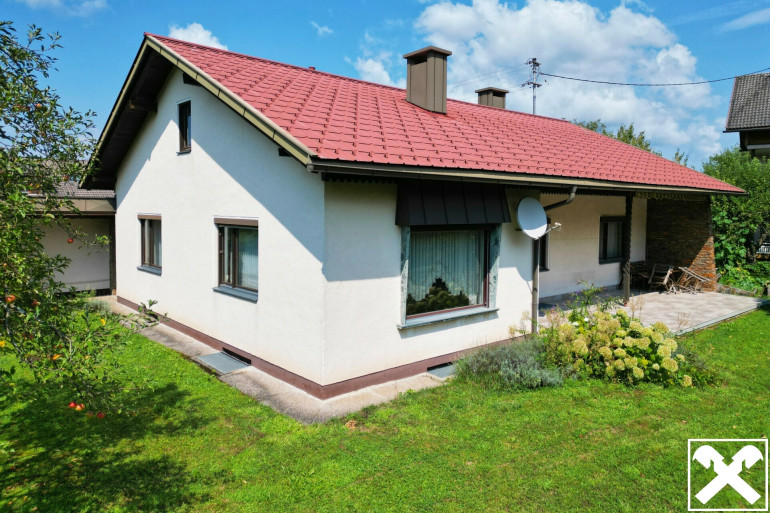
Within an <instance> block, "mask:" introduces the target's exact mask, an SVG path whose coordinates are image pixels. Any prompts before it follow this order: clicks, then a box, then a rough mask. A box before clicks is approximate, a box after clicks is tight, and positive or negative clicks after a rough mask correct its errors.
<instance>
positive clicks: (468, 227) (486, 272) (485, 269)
mask: <svg viewBox="0 0 770 513" xmlns="http://www.w3.org/2000/svg"><path fill="white" fill-rule="evenodd" d="M493 229H494V225H488V224H482V225H478V224H476V225H474V224H462V225H433V226H431V225H425V226H412V227H411V228H410V232H411V233H415V232H442V231H452V232H454V231H473V230H478V231H481V232H483V233H484V255H483V256H482V259H483V261H482V279H483V301H482V302H481V303H478V304H475V305H468V306H458V307H456V308H447V309H444V310H436V311H433V312H424V313H419V314H412V315H407V316H406V317H405V319H406V320H409V319H419V318H422V317H430V316H432V315H440V314H445V313H449V312H459V311H462V310H471V309H474V308H488V307H489V280H490V271H491V269H490V267H491V265H490V262H489V253H490V250H489V241H490V234H491V233H492V230H493ZM411 233H410V235H409V238H410V242H409V244H410V246H411ZM408 281H409V279H408V277H407V283H408ZM408 289H409V287H408V285H407V293H408ZM404 301H406V298H404Z"/></svg>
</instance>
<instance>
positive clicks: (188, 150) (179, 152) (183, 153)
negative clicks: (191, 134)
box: [176, 148, 192, 155]
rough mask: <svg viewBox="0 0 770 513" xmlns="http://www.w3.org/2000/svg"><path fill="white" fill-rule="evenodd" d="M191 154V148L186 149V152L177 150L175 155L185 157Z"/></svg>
mask: <svg viewBox="0 0 770 513" xmlns="http://www.w3.org/2000/svg"><path fill="white" fill-rule="evenodd" d="M191 152H192V148H188V149H186V150H179V151H178V152H176V154H177V155H187V154H188V153H191Z"/></svg>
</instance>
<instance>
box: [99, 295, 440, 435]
mask: <svg viewBox="0 0 770 513" xmlns="http://www.w3.org/2000/svg"><path fill="white" fill-rule="evenodd" d="M98 299H99V300H102V301H106V302H109V303H110V305H111V306H112V308H113V310H114V311H115V312H117V313H122V314H131V313H136V312H134V311H133V310H131V309H130V308H128V307H126V306H124V305H121V304H119V303H117V301H115V297H114V296H113V297H100V298H98ZM140 333H141V334H142V335H144V336H145V337H147V338H149V339H150V340H154V341H155V342H158V343H160V344H163V345H164V346H166V347H168V348H170V349H173V350H174V351H177V352H179V353H181V354H183V355H184V356H186V357H187V358H189V359H190V360H192V361H194V362H195V363H197V364H199V365H201V366H202V367H206V368H208V369H209V370H211V371H212V372H214V373H215V374H216V375H217V377H218V378H219V379H220V381H222V382H224V383H227V384H228V385H230V386H232V387H233V388H237V389H238V390H240V391H241V392H243V393H244V394H246V395H248V396H250V397H253V398H254V399H256V400H257V401H259V402H260V403H262V404H265V405H267V406H270V407H271V408H273V409H274V410H276V411H278V412H281V413H283V414H285V415H288V416H290V417H293V418H294V419H296V420H298V421H300V422H303V423H305V424H311V423H315V422H326V421H327V420H329V419H331V418H334V417H340V416H343V415H347V414H348V413H352V412H356V411H359V410H361V409H362V408H365V407H367V406H371V405H373V404H380V403H384V402H387V401H392V400H393V399H395V398H397V397H398V396H399V395H400V394H402V393H404V392H406V391H408V390H422V389H425V388H433V387H437V386H439V385H442V384H443V383H444V382H445V381H446V378H441V377H437V376H435V375H431V374H429V373H427V372H425V373H422V374H418V375H416V376H411V377H408V378H404V379H400V380H396V381H391V382H389V383H383V384H380V385H373V386H370V387H367V388H362V389H360V390H356V391H355V392H350V393H348V394H343V395H339V396H337V397H332V398H331V399H326V400H322V399H318V398H317V397H314V396H312V395H310V394H308V393H307V392H304V391H302V390H300V389H298V388H296V387H293V386H291V385H289V384H288V383H286V382H284V381H281V380H280V379H277V378H274V377H273V376H270V375H269V374H267V373H265V372H262V371H260V370H258V369H256V368H254V367H251V366H248V367H246V368H242V369H239V370H235V371H233V372H228V373H225V374H222V373H218V372H215V371H214V369H212V368H211V367H210V366H208V365H206V364H205V362H203V361H201V360H200V359H199V357H200V356H205V355H210V354H213V353H217V352H218V351H216V350H215V349H213V348H211V347H209V346H207V345H206V344H204V343H203V342H199V341H198V340H195V339H194V338H192V337H189V336H187V335H185V334H184V333H181V332H179V331H176V330H175V329H173V328H170V327H168V326H165V325H163V324H159V325H157V326H153V327H151V328H145V329H143V330H142V331H141V332H140Z"/></svg>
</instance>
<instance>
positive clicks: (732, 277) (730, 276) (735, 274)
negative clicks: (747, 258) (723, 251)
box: [719, 261, 770, 292]
mask: <svg viewBox="0 0 770 513" xmlns="http://www.w3.org/2000/svg"><path fill="white" fill-rule="evenodd" d="M768 281H770V262H768V261H760V262H756V263H753V264H745V265H742V266H740V265H739V266H736V267H725V268H724V269H722V277H721V278H720V279H719V282H720V283H722V284H724V285H730V286H733V287H737V288H739V289H743V290H749V291H756V292H762V289H763V288H764V285H765V283H767V282H768Z"/></svg>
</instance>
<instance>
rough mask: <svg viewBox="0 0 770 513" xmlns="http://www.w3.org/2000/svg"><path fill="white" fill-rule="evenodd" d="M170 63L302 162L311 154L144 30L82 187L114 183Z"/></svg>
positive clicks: (154, 104)
mask: <svg viewBox="0 0 770 513" xmlns="http://www.w3.org/2000/svg"><path fill="white" fill-rule="evenodd" d="M174 68H177V69H179V70H181V71H182V72H183V73H184V74H185V82H186V83H192V84H196V85H200V86H202V87H203V88H205V89H206V90H208V91H209V92H210V93H211V94H213V95H214V96H216V97H217V98H219V99H220V100H222V102H223V103H225V104H226V105H227V106H228V107H230V109H232V110H233V111H234V112H235V113H236V114H238V115H239V116H241V117H242V118H244V119H245V120H246V121H247V122H248V123H250V124H251V125H253V126H254V127H256V128H257V129H258V130H259V131H260V132H262V133H263V134H264V135H266V136H267V137H268V138H270V139H272V140H273V141H275V142H276V143H277V144H278V145H279V147H281V148H282V149H283V150H285V151H286V152H287V153H288V154H289V155H291V156H293V157H294V158H296V159H297V160H298V161H299V162H301V163H302V164H305V165H306V164H308V163H309V162H310V159H311V157H314V156H315V153H314V152H313V151H312V150H310V149H309V148H308V147H307V146H305V145H304V144H302V143H301V142H300V141H299V140H297V139H296V138H294V137H293V136H292V135H290V134H289V133H288V132H287V131H286V130H284V129H283V128H281V127H279V126H278V125H276V124H275V123H274V122H273V121H271V120H270V119H268V118H267V117H266V116H265V115H263V114H262V113H260V112H259V111H258V110H256V109H255V108H254V107H252V106H251V105H249V104H248V103H246V102H245V101H243V100H242V99H241V98H240V97H238V95H236V94H234V93H233V92H231V91H230V90H228V89H227V88H226V87H224V86H223V85H222V84H220V83H219V82H218V81H216V80H214V79H213V78H211V77H210V76H209V75H208V74H206V73H205V72H204V71H202V70H201V69H200V68H198V67H196V66H194V65H193V64H192V63H190V62H189V61H188V60H187V59H185V58H184V57H182V56H180V55H179V54H177V53H176V52H174V51H172V50H170V49H169V48H168V47H166V46H164V45H163V44H162V43H160V42H159V41H158V40H157V39H155V38H153V37H152V36H150V35H145V38H144V41H143V42H142V45H141V47H140V48H139V52H138V53H137V55H136V57H135V58H134V63H133V64H132V65H131V70H130V71H129V73H128V76H127V77H126V80H125V82H124V83H123V87H122V88H121V90H120V94H119V95H118V98H117V100H116V101H115V105H114V106H113V108H112V111H111V112H110V116H109V118H108V119H107V123H106V124H105V126H104V130H103V131H102V134H101V136H100V137H99V141H98V143H97V146H96V151H95V152H94V156H93V157H92V160H94V159H95V160H96V166H95V167H96V169H97V171H96V173H95V174H94V175H91V176H89V177H88V178H87V179H86V180H85V182H84V184H83V185H84V186H85V187H87V188H89V189H90V188H114V186H115V180H116V178H117V171H118V168H119V167H120V164H121V162H122V161H123V158H124V157H125V156H126V154H127V153H128V150H129V148H130V147H131V144H132V143H133V141H134V139H135V137H136V135H137V133H138V132H139V130H140V129H141V127H142V125H143V124H144V122H145V120H146V119H147V117H148V115H150V113H154V112H156V111H157V96H158V93H159V92H160V90H161V88H162V86H163V84H164V83H165V82H166V80H167V78H168V76H169V74H170V73H171V71H172V70H173V69H174Z"/></svg>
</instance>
